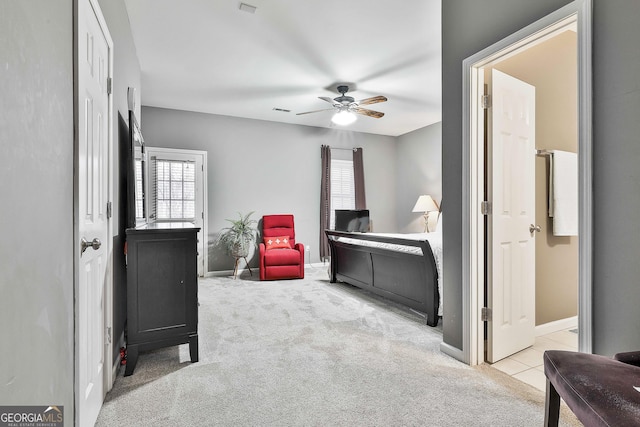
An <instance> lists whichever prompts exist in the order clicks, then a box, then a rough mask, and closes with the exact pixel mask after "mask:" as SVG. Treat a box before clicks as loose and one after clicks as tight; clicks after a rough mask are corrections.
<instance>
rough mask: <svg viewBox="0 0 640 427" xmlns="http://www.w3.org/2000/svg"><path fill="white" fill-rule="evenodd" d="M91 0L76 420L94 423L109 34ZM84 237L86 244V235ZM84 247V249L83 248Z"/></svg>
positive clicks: (99, 390) (82, 130) (82, 78)
mask: <svg viewBox="0 0 640 427" xmlns="http://www.w3.org/2000/svg"><path fill="white" fill-rule="evenodd" d="M101 23H102V24H103V23H104V19H103V18H102V15H101V13H100V11H99V9H98V7H97V4H96V3H95V2H93V1H91V0H80V1H79V2H78V36H77V37H78V58H77V60H78V76H79V78H78V97H79V99H78V114H79V117H78V118H77V120H78V141H79V147H78V195H77V199H78V217H77V218H78V231H79V235H78V242H77V244H78V246H79V248H80V249H79V250H78V252H77V254H78V258H77V260H76V262H77V265H78V266H79V269H78V270H79V280H78V294H77V295H78V297H77V318H76V328H77V340H78V343H77V350H76V351H77V369H78V373H77V375H78V376H77V424H78V425H82V426H88V425H94V424H95V421H96V419H97V417H98V413H99V412H100V408H101V406H102V401H103V398H104V389H105V384H104V376H105V370H106V369H108V367H109V366H110V364H109V363H106V360H105V335H106V334H105V290H106V285H107V281H108V280H109V277H110V276H109V275H108V274H107V272H108V265H109V246H110V245H109V221H110V220H109V218H108V217H107V202H108V199H109V188H110V187H109V179H110V174H109V152H110V131H109V129H110V126H111V119H110V111H109V95H108V93H107V79H108V78H109V73H110V71H109V70H110V62H109V61H110V46H111V39H110V37H109V34H108V32H106V27H103V26H101ZM81 239H84V241H86V243H85V244H83V243H82V240H81ZM83 247H84V249H83Z"/></svg>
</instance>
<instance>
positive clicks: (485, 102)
mask: <svg viewBox="0 0 640 427" xmlns="http://www.w3.org/2000/svg"><path fill="white" fill-rule="evenodd" d="M480 104H481V105H482V108H484V109H485V110H486V109H487V108H491V95H482V98H481V99H480Z"/></svg>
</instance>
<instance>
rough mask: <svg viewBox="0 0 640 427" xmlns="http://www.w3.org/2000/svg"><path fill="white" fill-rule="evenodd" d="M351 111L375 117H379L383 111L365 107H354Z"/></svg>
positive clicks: (382, 114)
mask: <svg viewBox="0 0 640 427" xmlns="http://www.w3.org/2000/svg"><path fill="white" fill-rule="evenodd" d="M353 112H354V113H358V114H363V115H365V116H369V117H373V118H375V119H379V118H380V117H382V116H384V113H381V112H380V111H373V110H367V109H366V108H354V109H353Z"/></svg>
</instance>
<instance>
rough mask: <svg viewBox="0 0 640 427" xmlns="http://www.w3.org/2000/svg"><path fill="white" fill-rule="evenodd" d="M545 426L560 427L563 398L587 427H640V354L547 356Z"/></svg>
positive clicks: (553, 352)
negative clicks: (611, 356)
mask: <svg viewBox="0 0 640 427" xmlns="http://www.w3.org/2000/svg"><path fill="white" fill-rule="evenodd" d="M543 359H544V374H545V375H546V377H547V398H546V403H545V422H544V425H545V426H554V427H557V425H558V420H559V412H560V398H562V400H564V402H565V403H566V404H567V406H568V407H569V409H571V410H572V411H573V413H574V414H575V415H576V418H578V420H580V422H582V423H583V424H584V425H585V426H586V427H592V426H637V425H640V351H634V352H629V353H618V354H616V355H615V356H613V358H609V357H606V356H600V355H597V354H586V353H577V352H573V351H561V350H547V351H545V352H544V356H543Z"/></svg>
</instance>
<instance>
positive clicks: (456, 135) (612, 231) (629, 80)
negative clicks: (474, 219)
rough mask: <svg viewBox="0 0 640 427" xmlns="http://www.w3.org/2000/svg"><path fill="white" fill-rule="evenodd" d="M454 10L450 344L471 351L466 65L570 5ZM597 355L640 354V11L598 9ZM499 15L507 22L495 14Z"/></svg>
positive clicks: (448, 156) (447, 152) (446, 178)
mask: <svg viewBox="0 0 640 427" xmlns="http://www.w3.org/2000/svg"><path fill="white" fill-rule="evenodd" d="M568 3H569V2H568V1H567V0H538V1H535V2H532V1H529V0H483V1H478V0H447V1H444V2H443V4H442V15H443V22H442V29H443V30H442V44H443V64H442V65H443V94H446V96H443V99H442V102H443V124H442V135H443V152H442V155H443V159H442V162H443V197H444V198H445V199H446V200H447V202H446V204H445V206H444V209H443V211H444V213H445V215H446V216H447V220H446V221H445V222H444V278H445V284H444V286H445V288H444V289H445V290H444V293H445V296H444V304H445V306H444V311H445V312H446V313H447V316H446V317H445V319H444V325H443V335H444V341H445V342H446V343H447V344H449V345H451V346H453V347H456V348H459V349H462V346H463V343H462V289H461V280H462V277H461V269H462V249H461V244H462V243H461V240H462V233H461V228H460V224H461V221H462V215H461V212H462V180H461V167H462V146H461V141H462V127H461V122H462V61H463V60H464V59H465V58H466V57H468V56H471V55H472V54H474V53H476V52H478V51H480V50H481V49H483V48H485V47H487V46H490V45H491V44H493V43H495V42H497V41H498V40H500V39H502V38H504V37H506V36H508V35H509V34H511V33H513V32H515V31H516V30H518V29H520V28H522V27H524V26H526V25H528V24H530V23H532V22H534V21H536V20H537V19H539V18H541V17H543V16H545V15H546V14H548V13H550V12H552V11H554V10H556V9H558V8H560V7H562V6H564V5H565V4H568ZM593 3H594V8H593V20H594V22H593V34H594V40H593V91H594V93H593V106H594V115H593V130H594V135H593V144H594V147H593V157H594V165H593V179H594V192H593V197H594V201H595V206H594V254H593V257H594V265H593V267H594V270H593V327H594V335H593V344H594V348H593V349H594V352H596V353H599V354H605V355H611V354H613V353H615V352H618V351H625V350H633V349H638V348H640V334H638V332H637V325H638V324H640V311H639V310H638V309H637V308H638V306H639V305H640V286H638V279H637V278H638V277H640V263H638V260H637V258H638V254H640V239H638V236H640V224H639V223H638V222H637V221H636V220H635V212H638V210H639V209H640V191H639V187H638V183H639V182H640V168H638V166H637V165H638V161H640V144H638V141H637V138H638V135H640V121H639V120H638V117H637V116H638V112H639V111H640V91H639V90H638V77H637V76H638V75H640V56H638V55H637V41H638V40H640V27H639V26H638V25H637V22H638V21H639V20H640V2H637V1H635V0H617V1H611V0H594V2H593ZM491 10H499V11H500V13H495V14H494V13H487V11H491Z"/></svg>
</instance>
